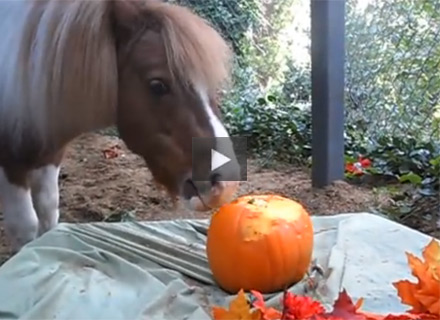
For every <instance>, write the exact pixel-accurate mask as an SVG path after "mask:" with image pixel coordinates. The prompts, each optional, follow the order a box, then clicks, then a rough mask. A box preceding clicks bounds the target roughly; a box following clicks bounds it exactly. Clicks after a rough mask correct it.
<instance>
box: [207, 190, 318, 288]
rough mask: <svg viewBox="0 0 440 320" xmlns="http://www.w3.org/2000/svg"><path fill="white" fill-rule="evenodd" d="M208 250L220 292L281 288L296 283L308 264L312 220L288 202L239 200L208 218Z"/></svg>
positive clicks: (261, 198)
mask: <svg viewBox="0 0 440 320" xmlns="http://www.w3.org/2000/svg"><path fill="white" fill-rule="evenodd" d="M206 251H207V257H208V263H209V267H210V268H211V272H212V275H213V277H214V279H215V280H216V282H217V284H218V285H219V287H221V288H222V289H223V290H225V291H228V292H230V293H234V294H235V293H237V292H238V291H239V290H240V289H243V290H245V291H247V290H251V289H252V290H258V291H260V292H262V293H271V292H275V291H279V290H283V288H285V287H287V286H290V285H292V284H294V283H296V282H298V281H300V280H301V279H302V278H303V277H304V275H305V274H306V272H307V269H308V267H309V265H310V263H311V259H312V251H313V226H312V221H311V219H310V216H309V214H308V212H307V211H306V210H305V208H304V207H303V206H302V205H301V204H299V203H298V202H296V201H293V200H291V199H288V198H284V197H281V196H278V195H250V196H242V197H240V198H238V199H236V200H235V201H233V202H231V203H229V204H226V205H223V206H222V207H220V209H219V210H218V211H217V212H216V213H215V214H214V215H213V216H212V218H211V222H210V226H209V229H208V234H207V243H206Z"/></svg>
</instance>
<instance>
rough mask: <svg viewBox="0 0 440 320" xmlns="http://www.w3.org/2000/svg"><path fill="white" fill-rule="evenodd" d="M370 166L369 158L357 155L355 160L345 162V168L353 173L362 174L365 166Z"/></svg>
mask: <svg viewBox="0 0 440 320" xmlns="http://www.w3.org/2000/svg"><path fill="white" fill-rule="evenodd" d="M369 167H371V160H370V159H367V158H363V157H362V156H359V158H358V161H357V162H352V163H347V164H346V165H345V170H346V171H347V172H350V173H352V174H354V175H362V174H363V173H364V169H365V168H369Z"/></svg>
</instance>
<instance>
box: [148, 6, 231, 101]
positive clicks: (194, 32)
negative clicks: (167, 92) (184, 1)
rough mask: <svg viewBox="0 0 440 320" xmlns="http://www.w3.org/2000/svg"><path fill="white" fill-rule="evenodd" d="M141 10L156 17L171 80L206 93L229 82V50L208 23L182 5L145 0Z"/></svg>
mask: <svg viewBox="0 0 440 320" xmlns="http://www.w3.org/2000/svg"><path fill="white" fill-rule="evenodd" d="M145 10H147V12H148V13H150V14H151V15H152V16H153V17H155V18H157V19H158V20H159V23H160V27H161V34H162V39H163V41H164V46H165V50H166V54H167V60H168V64H169V68H170V71H171V74H172V76H173V77H174V80H177V81H179V82H181V83H184V84H187V85H193V86H196V87H198V88H200V87H204V88H205V89H206V90H207V91H208V92H207V94H208V95H209V96H210V97H214V96H215V95H216V94H217V93H218V91H219V90H221V89H223V88H225V87H226V86H227V85H228V84H229V80H230V71H231V62H232V50H231V48H230V46H229V45H228V43H227V42H226V41H225V40H224V39H223V38H222V36H221V35H220V33H218V32H217V30H215V28H214V27H212V26H211V24H210V23H209V22H208V21H206V20H205V19H203V18H201V17H200V16H198V15H196V14H194V13H193V12H192V11H191V10H189V9H188V8H186V7H182V6H177V5H173V4H169V3H163V2H161V1H147V2H146V5H145Z"/></svg>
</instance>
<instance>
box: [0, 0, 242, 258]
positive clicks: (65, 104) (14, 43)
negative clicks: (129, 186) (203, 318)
mask: <svg viewBox="0 0 440 320" xmlns="http://www.w3.org/2000/svg"><path fill="white" fill-rule="evenodd" d="M0 32H1V34H2V36H1V38H0V58H1V64H0V150H1V151H0V204H1V206H2V212H3V216H4V226H5V231H6V235H7V238H8V239H9V241H10V243H11V250H12V251H13V252H17V251H18V250H20V249H21V248H22V247H23V246H24V245H25V244H26V243H28V242H30V241H32V240H33V239H35V238H36V237H38V236H39V235H41V234H43V233H44V232H46V231H48V230H50V229H52V228H53V227H55V226H56V225H57V223H58V217H59V210H58V206H59V189H58V175H59V172H60V165H61V163H62V159H63V154H64V150H65V148H66V145H67V144H68V143H69V142H70V141H72V140H73V139H75V138H76V137H78V136H79V135H81V134H83V133H86V132H90V131H93V130H97V129H100V128H105V127H108V126H111V125H116V126H117V128H118V130H119V133H120V136H121V138H122V140H123V141H124V143H125V144H126V145H127V147H128V148H129V149H130V150H131V151H132V152H134V153H136V154H138V155H140V156H142V157H143V158H144V159H145V162H146V165H147V167H148V168H149V170H150V171H151V172H152V175H153V177H154V179H155V180H156V181H157V182H158V183H159V184H160V185H162V186H163V187H164V188H165V189H166V190H167V191H168V194H169V195H170V196H172V197H173V198H180V199H183V200H184V201H186V203H187V205H188V207H189V208H192V209H193V210H208V209H210V208H212V207H215V206H219V205H221V204H223V203H225V202H226V201H229V200H230V199H231V197H232V196H233V194H234V193H235V191H236V189H237V186H238V182H225V181H222V179H221V177H220V178H218V176H217V177H216V178H215V179H214V178H213V179H211V181H206V182H200V181H199V182H195V181H193V180H192V179H191V170H192V154H191V151H192V145H191V142H192V138H193V137H225V138H227V139H228V138H229V136H228V133H227V131H226V130H225V128H224V126H223V125H222V123H221V120H220V115H219V110H218V107H217V101H218V98H219V93H220V92H221V91H222V90H224V89H225V88H226V87H225V85H226V84H227V83H228V80H229V78H230V77H229V76H230V67H231V57H232V51H231V50H230V47H229V45H228V44H227V43H226V42H225V41H224V40H223V38H222V37H221V36H220V35H219V34H218V33H217V32H216V31H215V30H214V29H213V28H212V27H211V26H210V25H209V24H208V23H207V22H206V21H205V20H203V19H202V18H200V17H198V16H197V15H195V14H194V13H192V12H191V11H190V10H189V9H187V8H184V7H181V6H177V5H171V4H169V3H164V2H162V1H155V0H138V1H137V0H134V1H128V0H93V1H83V0H13V1H0ZM229 142H230V140H229ZM230 148H232V144H231V145H230ZM231 150H232V149H231Z"/></svg>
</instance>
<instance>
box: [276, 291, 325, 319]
mask: <svg viewBox="0 0 440 320" xmlns="http://www.w3.org/2000/svg"><path fill="white" fill-rule="evenodd" d="M283 300H284V301H283V305H284V309H285V310H284V312H283V316H284V317H283V320H303V319H309V318H312V317H313V316H315V315H319V314H322V313H324V312H325V309H324V307H323V306H322V305H321V303H319V302H318V301H314V300H313V299H312V298H310V297H306V296H297V295H294V294H293V293H291V292H286V293H285V295H284V299H283Z"/></svg>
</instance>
